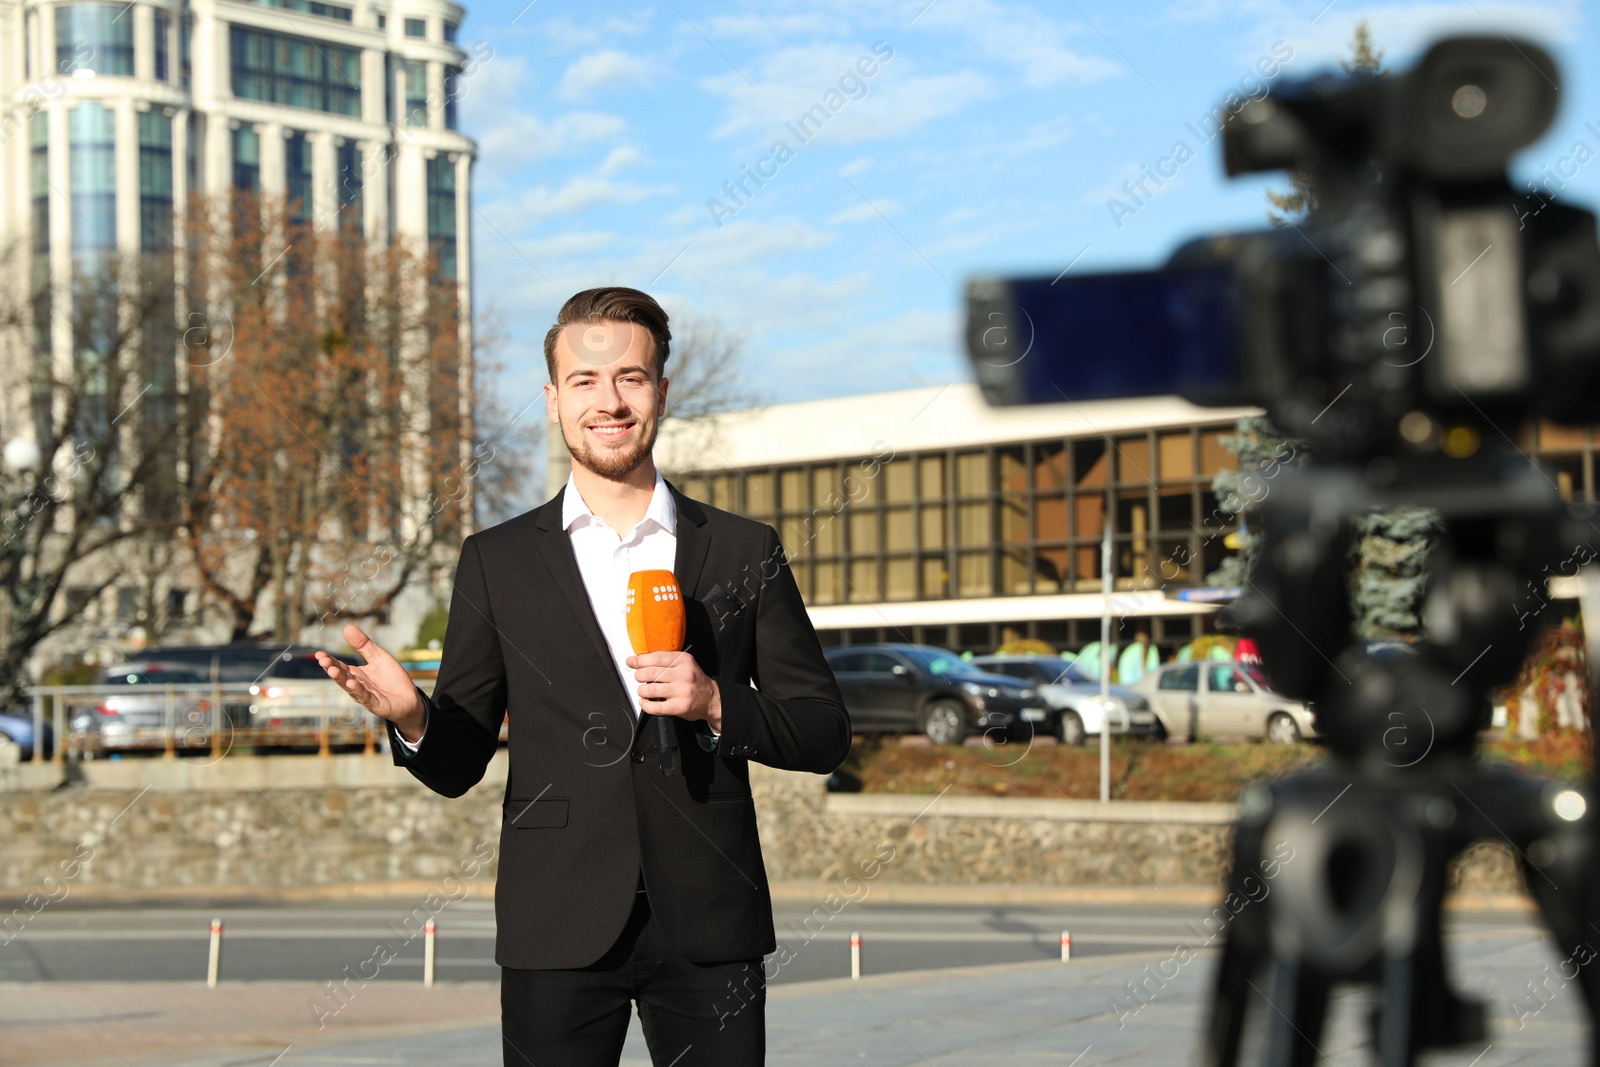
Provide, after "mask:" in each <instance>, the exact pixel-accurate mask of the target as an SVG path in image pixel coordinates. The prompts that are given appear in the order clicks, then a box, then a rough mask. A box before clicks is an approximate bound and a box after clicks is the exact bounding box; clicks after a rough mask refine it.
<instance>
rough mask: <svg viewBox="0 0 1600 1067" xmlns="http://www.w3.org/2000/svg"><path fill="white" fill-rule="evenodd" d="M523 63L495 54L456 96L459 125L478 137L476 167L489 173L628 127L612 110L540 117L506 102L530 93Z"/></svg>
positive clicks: (607, 136) (559, 152)
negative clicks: (477, 161) (610, 112)
mask: <svg viewBox="0 0 1600 1067" xmlns="http://www.w3.org/2000/svg"><path fill="white" fill-rule="evenodd" d="M528 81H529V77H528V70H527V65H526V63H525V61H524V60H523V59H521V58H520V57H516V56H502V55H496V56H495V57H494V58H493V59H490V60H488V61H486V62H485V63H483V64H482V65H481V66H480V67H479V68H478V69H477V70H476V71H475V72H474V73H473V75H472V77H471V78H470V79H469V80H467V82H466V84H467V86H468V91H467V93H466V94H465V95H464V96H463V97H462V98H461V114H462V127H463V129H465V130H466V131H467V132H468V133H470V134H471V135H472V136H473V137H475V138H477V140H478V158H479V159H480V160H482V163H481V164H480V166H482V167H484V168H486V170H487V172H488V175H489V176H490V177H491V178H492V177H493V176H494V175H495V174H497V173H498V172H502V171H507V172H509V171H516V170H519V169H520V168H522V167H524V166H526V165H528V164H530V163H534V162H537V161H540V160H545V159H550V158H552V157H555V156H559V155H562V154H564V153H566V152H570V151H572V150H573V149H575V148H578V147H580V146H583V145H588V144H593V143H594V142H596V141H605V140H610V139H614V138H616V137H618V136H620V135H621V134H622V132H623V131H624V130H625V129H626V128H627V123H626V122H624V121H623V120H622V118H620V117H619V116H617V115H611V114H607V113H605V112H600V111H569V112H567V113H565V114H561V115H555V116H545V115H540V114H537V113H535V112H534V111H531V110H522V109H519V108H517V107H516V106H515V105H512V104H508V103H507V101H515V100H523V99H529V98H531V97H533V96H534V94H533V93H532V91H531V90H530V89H529V88H528V85H527V83H528Z"/></svg>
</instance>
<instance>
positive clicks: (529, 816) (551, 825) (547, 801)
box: [505, 797, 567, 830]
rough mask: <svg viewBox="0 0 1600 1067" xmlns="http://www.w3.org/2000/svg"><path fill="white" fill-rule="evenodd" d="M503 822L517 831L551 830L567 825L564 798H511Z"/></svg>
mask: <svg viewBox="0 0 1600 1067" xmlns="http://www.w3.org/2000/svg"><path fill="white" fill-rule="evenodd" d="M505 821H506V822H507V823H510V824H511V825H512V826H515V827H516V828H517V829H518V830H553V829H557V828H559V827H562V826H565V825H567V798H566V797H520V798H518V797H512V798H511V799H509V800H507V801H506V803H505Z"/></svg>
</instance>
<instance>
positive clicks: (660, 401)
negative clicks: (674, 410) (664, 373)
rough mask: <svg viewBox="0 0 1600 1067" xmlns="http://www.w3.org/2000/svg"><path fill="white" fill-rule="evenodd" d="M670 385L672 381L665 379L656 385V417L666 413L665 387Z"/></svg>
mask: <svg viewBox="0 0 1600 1067" xmlns="http://www.w3.org/2000/svg"><path fill="white" fill-rule="evenodd" d="M671 384H672V379H671V378H666V377H663V378H662V379H661V380H660V381H658V382H657V383H656V414H657V415H658V416H660V415H665V414H666V413H667V386H669V385H671Z"/></svg>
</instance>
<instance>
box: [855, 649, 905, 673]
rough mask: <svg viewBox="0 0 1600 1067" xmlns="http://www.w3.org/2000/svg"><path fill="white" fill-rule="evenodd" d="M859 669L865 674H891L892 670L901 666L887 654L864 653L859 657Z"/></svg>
mask: <svg viewBox="0 0 1600 1067" xmlns="http://www.w3.org/2000/svg"><path fill="white" fill-rule="evenodd" d="M861 660H862V666H861V669H862V670H863V671H865V672H866V673H867V674H893V673H894V669H895V668H896V667H899V666H903V664H901V662H900V661H899V660H898V659H896V658H895V657H893V656H891V655H889V654H888V653H887V652H865V653H862V656H861Z"/></svg>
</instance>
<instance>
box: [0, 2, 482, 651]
mask: <svg viewBox="0 0 1600 1067" xmlns="http://www.w3.org/2000/svg"><path fill="white" fill-rule="evenodd" d="M463 14H464V12H463V9H462V8H461V7H460V6H459V5H457V4H454V3H449V2H447V0H381V2H374V0H349V2H346V0H255V2H252V0H134V2H131V3H125V2H118V3H95V2H78V0H18V2H14V3H9V4H6V5H4V7H0V100H3V104H0V241H3V242H4V244H5V247H7V248H8V249H14V248H16V247H18V245H19V243H21V247H23V248H25V249H26V250H27V251H28V252H29V253H31V264H32V271H33V278H32V280H31V283H29V284H32V285H33V286H34V287H35V288H38V286H39V283H40V282H41V281H43V280H46V279H57V280H60V279H68V278H71V277H72V272H73V265H74V264H75V263H78V262H81V261H83V259H84V258H85V257H88V256H100V257H102V258H105V257H107V256H110V255H115V256H118V257H120V258H121V259H123V260H125V261H127V262H129V263H134V262H137V261H138V260H139V258H140V257H141V256H149V255H153V254H161V253H170V250H171V249H172V248H173V246H174V245H175V244H177V245H180V246H181V243H182V240H183V235H182V232H181V231H182V226H183V218H184V211H183V208H184V205H185V204H186V203H187V202H188V200H189V197H190V194H191V193H198V194H202V195H205V196H208V197H220V196H222V195H223V194H227V193H228V192H230V191H232V190H242V191H246V192H251V193H259V194H261V195H263V196H264V197H271V198H276V197H280V196H281V197H283V198H284V199H285V200H286V201H287V202H289V203H290V206H291V210H292V211H293V212H294V214H293V215H292V216H291V217H292V218H293V219H295V220H296V221H302V222H304V221H309V222H311V223H313V224H315V225H318V226H328V227H340V228H346V227H350V228H356V229H358V230H359V231H360V232H361V233H362V234H364V235H365V237H366V238H367V239H369V240H377V241H388V240H393V239H395V238H396V237H398V236H402V235H403V236H405V237H406V238H408V239H416V240H425V241H426V242H427V244H428V246H429V247H430V248H431V250H432V251H433V252H434V253H435V254H436V255H437V257H438V259H437V262H438V266H439V270H440V273H441V274H443V275H444V277H445V278H447V279H453V280H454V281H455V283H456V286H457V291H458V293H459V296H460V300H461V304H462V307H461V315H460V321H461V322H462V323H463V324H467V323H470V321H471V268H470V264H471V246H470V235H471V229H470V226H469V219H470V212H471V181H472V163H473V159H474V156H475V152H476V148H475V145H474V143H473V142H472V141H471V140H470V139H469V138H467V137H466V136H464V135H463V134H462V133H461V132H460V131H459V129H458V128H457V101H458V99H459V98H460V97H461V96H462V95H463V88H464V87H463V83H462V79H464V78H468V77H470V76H471V74H472V73H473V72H474V70H475V69H476V64H477V63H479V62H481V61H482V59H483V58H484V57H483V56H482V55H475V54H474V53H473V51H472V50H471V49H469V48H467V47H463V45H462V44H461V43H460V42H458V28H459V26H460V23H461V20H462V17H463ZM8 280H9V281H11V282H12V283H14V284H24V279H8ZM56 303H57V305H58V307H57V309H56V310H55V311H54V312H53V313H48V314H40V313H38V312H37V310H36V312H35V315H34V318H35V320H36V321H35V323H34V333H35V339H34V349H35V350H34V352H33V353H32V358H33V359H34V361H35V365H37V364H38V363H39V362H40V361H48V362H49V363H51V364H53V365H54V366H56V367H57V368H61V367H67V368H70V367H71V366H72V365H73V360H74V358H75V354H74V353H73V351H72V339H71V337H70V330H69V329H68V328H66V326H65V324H64V322H63V317H64V316H63V314H62V312H61V311H60V309H59V305H60V304H62V303H64V301H61V300H59V299H58V300H57V301H56ZM466 329H467V327H466V326H465V325H464V326H463V330H466ZM461 351H462V357H461V367H460V373H459V375H458V376H457V379H458V381H459V383H460V389H461V391H462V395H465V396H470V395H471V374H472V367H471V354H470V352H471V349H470V345H468V344H463V345H462V346H461ZM174 361H175V363H176V364H178V366H176V368H175V371H174V374H175V375H177V376H179V379H178V380H179V381H181V375H182V371H183V368H182V366H181V362H182V361H181V358H179V356H178V354H177V353H176V352H175V353H174ZM16 374H17V369H16V368H11V369H10V374H8V380H15V375H16ZM162 387H163V386H162V385H161V384H159V383H158V384H157V388H156V389H155V390H154V391H153V392H152V393H151V395H152V396H154V395H156V394H157V393H159V392H160V391H161V388H162ZM165 387H167V388H176V386H175V385H173V384H172V383H171V382H168V383H167V385H166V386H165ZM8 393H10V394H11V395H8V396H7V397H5V398H3V402H4V423H5V425H4V426H3V427H0V433H3V435H4V437H5V438H6V439H7V440H9V439H11V438H13V437H16V436H19V435H20V436H26V435H27V428H26V426H27V422H28V415H27V410H26V404H27V400H26V391H25V390H23V391H21V393H20V395H18V393H19V391H17V390H8ZM147 403H148V401H147ZM34 417H35V418H37V417H38V413H37V411H35V412H34ZM467 436H468V437H470V431H469V432H468V434H467ZM419 452H420V448H419ZM401 462H402V465H403V469H405V470H406V472H407V474H406V478H405V482H406V485H407V487H408V488H407V492H408V493H411V494H414V495H415V496H416V498H417V499H423V498H425V496H426V493H427V491H428V486H427V484H426V480H427V473H426V469H425V465H424V463H423V462H422V461H421V460H419V459H417V458H411V459H409V460H407V459H405V458H402V460H401ZM413 482H416V483H417V484H415V485H412V483H413ZM411 510H413V511H415V510H416V509H411ZM463 510H464V513H465V515H467V516H469V517H470V514H471V508H470V504H469V505H468V506H466V507H465V508H464V509H463ZM466 532H470V529H468V530H464V531H462V533H466ZM450 555H451V558H452V559H453V552H451V553H450ZM435 571H436V573H435V575H434V579H435V581H434V583H433V584H434V585H438V584H439V583H440V581H441V580H442V584H443V587H444V589H445V590H446V595H447V591H448V584H449V561H445V562H444V563H443V564H442V565H441V567H438V568H435ZM172 586H173V587H172V588H171V589H169V590H167V592H166V593H165V594H164V596H165V597H166V603H167V604H168V605H170V606H171V609H172V610H171V612H170V613H171V614H173V615H174V616H175V617H179V618H186V619H192V618H196V616H195V615H194V614H193V613H194V609H195V607H196V606H197V601H198V597H197V595H196V594H195V593H194V589H195V588H196V586H195V584H193V583H192V582H187V583H186V582H184V580H183V579H182V578H181V577H175V578H174V580H173V582H172ZM437 597H438V589H437V588H434V589H426V590H423V591H421V592H420V593H419V595H418V596H416V597H412V598H409V599H408V605H407V607H406V608H405V609H403V610H402V611H399V612H398V614H403V615H405V616H408V618H406V619H401V618H395V619H394V620H393V622H394V624H395V629H396V631H397V632H398V633H401V634H405V637H404V639H405V640H409V639H410V634H409V633H407V632H406V631H407V628H408V627H409V630H410V632H411V633H414V631H415V619H414V618H409V616H414V615H420V613H421V612H422V611H425V610H426V609H427V608H428V607H430V606H432V604H433V602H434V601H435V600H436V599H437ZM132 598H133V594H132V593H131V592H130V591H129V590H126V589H121V590H118V589H113V590H110V591H108V593H107V595H106V602H105V603H104V604H103V605H100V608H101V610H100V611H99V612H98V613H97V614H96V615H95V616H93V617H94V618H97V619H98V620H99V624H98V626H97V629H99V630H100V631H101V632H103V633H110V635H111V636H112V637H113V638H117V637H119V635H120V634H123V633H126V632H127V631H128V630H129V629H130V627H128V626H126V625H124V623H125V622H126V619H125V615H126V612H125V610H124V608H125V607H126V604H127V603H129V602H130V601H131V599H132ZM86 614H87V613H86ZM380 632H381V631H380ZM195 636H205V635H201V634H196V635H195Z"/></svg>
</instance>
